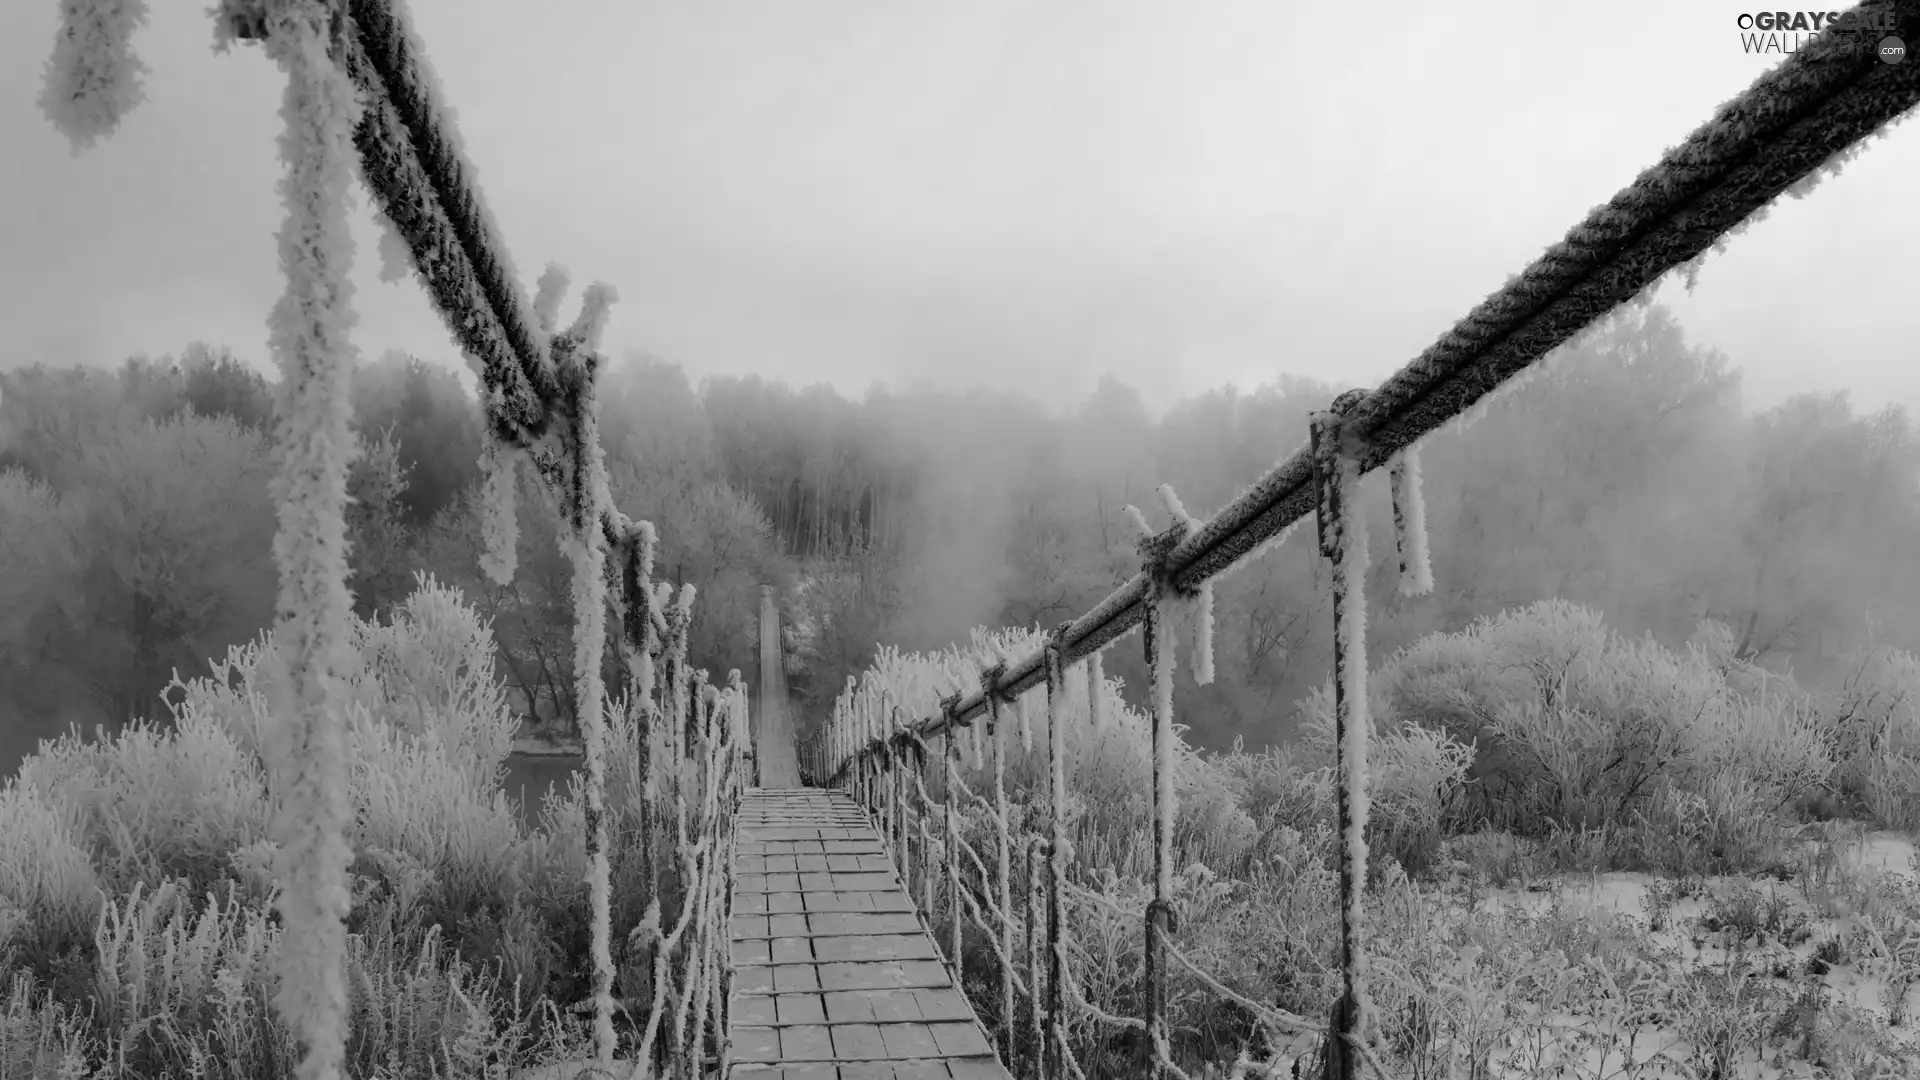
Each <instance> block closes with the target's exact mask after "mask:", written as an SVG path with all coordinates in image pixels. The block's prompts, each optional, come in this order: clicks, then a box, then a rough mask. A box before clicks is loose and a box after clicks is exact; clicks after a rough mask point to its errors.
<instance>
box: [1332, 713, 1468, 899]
mask: <svg viewBox="0 0 1920 1080" xmlns="http://www.w3.org/2000/svg"><path fill="white" fill-rule="evenodd" d="M1369 696H1373V695H1371V694H1370V695H1369ZM1369 715H1370V716H1371V717H1372V719H1373V728H1374V730H1373V734H1372V740H1371V742H1370V743H1369V745H1368V748H1367V791H1368V797H1369V801H1370V804H1371V805H1370V810H1369V814H1368V821H1367V832H1368V836H1369V837H1370V839H1369V842H1368V848H1369V850H1371V851H1374V852H1375V853H1376V854H1379V855H1383V856H1390V857H1392V858H1393V859H1394V860H1396V861H1398V862H1399V863H1400V864H1401V866H1402V867H1404V868H1405V869H1406V870H1407V871H1408V872H1409V873H1417V872H1418V871H1419V870H1421V869H1423V868H1424V867H1425V865H1426V863H1427V862H1428V861H1429V859H1430V858H1431V856H1432V853H1433V852H1434V850H1435V849H1436V847H1437V845H1438V843H1439V840H1440V833H1441V807H1442V805H1443V803H1445V802H1447V801H1448V800H1450V799H1451V798H1453V797H1454V796H1455V795H1456V794H1457V793H1458V792H1459V791H1460V790H1461V787H1462V785H1463V784H1465V782H1466V778H1467V771H1468V769H1469V768H1470V767H1471V766H1472V765H1473V757H1474V753H1473V748H1472V747H1471V746H1467V745H1464V744H1462V743H1461V742H1460V741H1459V740H1458V739H1456V738H1455V737H1454V736H1453V734H1451V733H1450V732H1447V731H1444V730H1433V729H1429V728H1425V727H1421V726H1420V725H1418V724H1416V723H1414V722H1413V721H1411V720H1409V719H1404V718H1402V719H1390V718H1388V714H1387V713H1386V711H1385V709H1383V708H1379V707H1375V708H1371V709H1369ZM1299 741H1300V750H1301V759H1302V761H1303V762H1306V763H1311V764H1314V765H1318V766H1319V768H1318V769H1317V770H1315V771H1314V772H1312V773H1311V774H1309V776H1310V780H1309V781H1308V782H1310V783H1312V784H1313V785H1314V787H1315V788H1317V789H1319V791H1318V792H1316V795H1317V798H1316V799H1315V805H1326V806H1329V807H1333V806H1335V805H1337V804H1336V803H1335V787H1334V775H1333V761H1334V710H1333V685H1332V683H1323V684H1322V685H1321V686H1320V687H1319V688H1318V689H1316V690H1314V691H1313V692H1312V693H1311V694H1309V695H1308V696H1307V698H1306V700H1304V701H1303V702H1301V725H1300V733H1299ZM1320 792H1324V794H1320ZM1369 862H1374V860H1369ZM1374 868H1375V869H1376V870H1377V869H1378V868H1379V867H1378V865H1376V866H1375V867H1374Z"/></svg>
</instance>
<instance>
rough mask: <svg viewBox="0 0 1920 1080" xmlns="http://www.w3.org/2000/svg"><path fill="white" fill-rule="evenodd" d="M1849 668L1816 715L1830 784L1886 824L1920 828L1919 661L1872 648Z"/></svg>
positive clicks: (1901, 653) (1856, 659) (1894, 651)
mask: <svg viewBox="0 0 1920 1080" xmlns="http://www.w3.org/2000/svg"><path fill="white" fill-rule="evenodd" d="M1847 670H1848V675H1847V677H1846V678H1845V679H1844V680H1843V681H1842V682H1841V685H1840V686H1839V688H1838V689H1837V690H1835V691H1834V692H1833V693H1832V694H1830V695H1829V696H1828V698H1827V700H1826V701H1825V702H1824V703H1823V707H1822V710H1821V713H1822V715H1821V718H1820V726H1821V729H1822V733H1823V735H1824V737H1825V740H1826V743H1827V745H1828V747H1829V748H1830V752H1831V753H1832V756H1833V761H1834V765H1835V768H1834V774H1833V785H1834V787H1835V788H1836V789H1837V790H1838V791H1839V793H1840V794H1841V795H1842V796H1843V797H1844V798H1846V799H1848V800H1850V801H1853V802H1855V803H1857V804H1858V805H1859V806H1861V807H1862V808H1864V809H1865V810H1866V811H1867V812H1868V813H1869V814H1871V815H1872V816H1873V817H1874V819H1875V820H1877V821H1879V822H1880V823H1881V824H1883V825H1885V826H1886V827H1888V828H1897V829H1920V659H1916V658H1915V657H1914V656H1913V655H1912V654H1910V653H1905V652H1900V651H1897V650H1882V649H1874V650H1870V651H1866V652H1863V653H1860V654H1858V655H1856V656H1855V657H1854V659H1853V661H1852V663H1850V664H1849V665H1848V669H1847Z"/></svg>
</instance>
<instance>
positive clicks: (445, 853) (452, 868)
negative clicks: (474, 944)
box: [350, 713, 521, 911]
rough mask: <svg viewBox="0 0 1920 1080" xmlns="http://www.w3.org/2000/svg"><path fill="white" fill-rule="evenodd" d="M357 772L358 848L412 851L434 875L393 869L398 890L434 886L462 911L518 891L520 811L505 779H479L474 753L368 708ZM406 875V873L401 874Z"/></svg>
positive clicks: (411, 860) (357, 740)
mask: <svg viewBox="0 0 1920 1080" xmlns="http://www.w3.org/2000/svg"><path fill="white" fill-rule="evenodd" d="M350 760H351V766H350V769H351V777H352V784H353V796H354V806H355V809H356V811H357V814H356V824H355V827H354V829H353V833H352V840H353V845H354V848H355V850H356V851H359V852H361V853H363V855H364V854H371V853H393V854H398V855H404V856H406V857H407V863H408V864H409V865H410V866H413V867H418V868H419V869H420V870H421V871H423V872H424V873H425V874H426V875H427V878H426V880H425V881H424V882H419V883H412V882H408V881H406V880H405V879H404V876H402V875H396V874H394V873H392V871H391V867H392V865H393V864H392V863H391V862H390V861H389V862H387V863H385V864H382V863H381V862H380V861H379V860H377V859H376V860H375V865H376V867H380V868H382V869H385V870H387V872H386V873H384V874H383V875H382V876H383V877H386V878H387V879H388V880H387V884H388V885H389V887H392V888H395V889H396V891H406V890H412V889H434V890H435V892H436V896H437V898H438V900H439V901H440V902H441V903H443V904H445V905H446V906H447V907H448V908H450V909H452V910H454V911H467V910H472V909H474V908H477V907H482V906H486V905H488V904H497V903H501V902H504V901H505V900H507V899H509V898H510V897H511V896H512V894H513V892H514V871H515V862H516V859H517V855H518V853H517V851H516V849H517V847H518V846H519V844H520V840H521V833H520V823H519V822H520V819H519V816H518V815H517V814H516V813H515V811H514V809H513V807H512V806H511V805H510V804H509V803H508V801H507V794H506V792H505V791H502V790H501V789H500V787H499V786H498V785H497V784H494V785H481V784H477V783H475V782H474V777H473V775H472V772H471V764H472V763H471V761H470V760H462V759H460V758H457V757H456V756H455V753H454V751H453V750H452V749H451V748H449V747H448V746H447V745H446V744H445V743H442V742H439V741H438V740H435V739H431V738H425V739H422V738H408V737H407V735H406V734H405V733H403V732H400V731H396V730H395V729H394V728H392V727H391V726H389V725H387V724H383V723H380V722H378V721H375V720H373V719H372V718H371V717H370V716H368V715H366V714H364V713H362V714H361V715H360V716H359V717H358V718H357V722H356V723H355V724H354V729H353V752H352V755H351V759H350ZM396 877H399V878H400V880H395V878H396Z"/></svg>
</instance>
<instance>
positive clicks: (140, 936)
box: [93, 882, 524, 1077]
mask: <svg viewBox="0 0 1920 1080" xmlns="http://www.w3.org/2000/svg"><path fill="white" fill-rule="evenodd" d="M94 940H95V946H96V955H97V958H98V959H97V961H96V963H95V993H94V998H95V1001H96V1003H97V1006H96V1009H97V1011H96V1013H95V1017H94V1023H93V1031H94V1033H95V1036H96V1038H97V1039H98V1040H99V1042H100V1043H101V1044H102V1045H101V1046H100V1048H99V1052H100V1053H101V1056H102V1058H103V1060H105V1061H111V1062H113V1063H114V1065H115V1066H116V1067H117V1068H118V1070H119V1071H116V1072H114V1073H112V1075H132V1076H231V1077H242V1076H291V1075H293V1074H294V1066H295V1065H296V1064H297V1063H298V1060H299V1055H298V1052H297V1047H296V1046H295V1045H294V1040H293V1038H292V1036H291V1034H290V1033H289V1032H288V1031H287V1030H286V1027H285V1026H284V1025H283V1024H282V1023H281V1021H280V1019H279V1018H278V1017H277V1016H276V1015H275V1013H274V1008H273V1004H272V1002H273V993H274V989H275V986H276V984H277V982H278V975H277V974H276V964H277V958H278V954H279V951H280V948H281V932H280V929H279V927H278V926H276V925H274V923H273V921H272V920H271V918H270V917H269V915H268V914H267V911H266V910H265V909H264V908H263V907H261V906H259V905H257V904H253V903H249V902H246V901H245V900H243V899H241V898H240V897H239V896H238V895H237V894H236V893H233V892H227V893H205V894H199V893H194V892H191V891H189V890H187V889H185V888H182V887H181V886H180V885H179V883H176V882H164V883H162V884H161V885H160V886H159V887H158V888H155V889H146V888H144V887H136V888H135V889H134V890H133V891H132V892H131V893H129V894H127V895H125V896H122V897H119V898H116V899H115V900H114V901H113V902H112V903H110V904H108V905H106V906H105V907H104V908H103V909H102V911H101V913H100V918H99V922H98V925H97V927H96V929H95V933H94ZM400 944H401V943H400V942H399V941H398V940H397V939H395V938H394V937H392V936H390V935H388V936H379V937H370V936H366V935H361V934H354V935H351V936H349V938H348V939H347V949H346V955H345V956H344V957H343V960H344V965H345V974H346V979H347V987H348V1009H349V1024H350V1028H351V1030H352V1032H353V1036H352V1038H351V1039H350V1040H349V1042H348V1048H347V1054H348V1060H347V1074H348V1075H352V1076H448V1075H451V1076H481V1075H491V1073H490V1071H489V1067H494V1068H497V1067H499V1066H500V1065H504V1064H507V1063H509V1062H513V1061H515V1060H518V1059H522V1058H523V1057H524V1054H522V1053H521V1052H520V1050H519V1046H518V1044H519V1043H520V1042H521V1041H522V1038H523V1035H524V1027H523V1025H522V1023H521V1022H520V1019H519V1017H518V1016H517V1015H516V1009H515V1007H514V1005H513V1003H512V1001H511V1000H510V999H511V994H512V988H511V987H502V986H501V985H500V984H499V983H498V981H497V980H496V979H494V978H491V977H488V976H487V975H485V974H484V973H479V972H475V971H474V970H473V969H472V968H470V967H469V966H468V965H467V964H465V963H463V962H462V961H461V960H460V959H459V958H458V957H455V956H453V955H451V954H450V953H449V952H448V951H447V950H446V949H445V948H444V947H443V946H442V944H441V939H440V934H439V932H438V931H437V930H434V929H429V930H428V931H427V932H426V934H425V937H424V940H421V941H417V942H409V943H408V945H410V946H413V947H409V948H406V949H405V951H402V950H401V948H400V947H399V946H400ZM214 1062H217V1063H218V1065H219V1068H218V1070H208V1069H207V1067H206V1066H207V1065H208V1064H209V1063H214Z"/></svg>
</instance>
